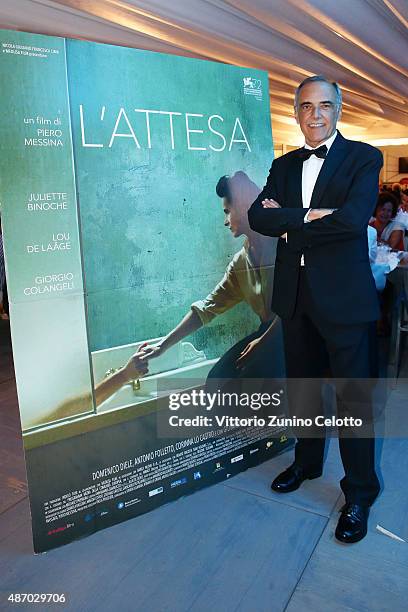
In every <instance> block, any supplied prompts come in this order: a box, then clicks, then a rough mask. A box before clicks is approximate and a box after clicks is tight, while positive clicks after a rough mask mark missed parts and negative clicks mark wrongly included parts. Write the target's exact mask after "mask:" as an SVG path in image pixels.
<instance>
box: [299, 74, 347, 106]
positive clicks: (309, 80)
mask: <svg viewBox="0 0 408 612" xmlns="http://www.w3.org/2000/svg"><path fill="white" fill-rule="evenodd" d="M308 83H328V84H329V85H331V86H332V87H333V88H334V91H335V92H336V105H337V106H338V108H339V109H340V108H341V103H342V98H341V89H340V87H339V86H338V85H337V83H335V82H334V81H329V79H326V77H324V76H322V75H321V74H319V75H316V76H311V77H307V79H304V80H303V81H302V82H301V84H300V85H299V86H298V87H297V89H296V91H295V103H294V106H295V109H296V110H297V108H298V104H299V93H300V90H301V89H302V87H304V86H305V85H307V84H308Z"/></svg>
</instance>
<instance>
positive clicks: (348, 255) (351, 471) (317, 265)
mask: <svg viewBox="0 0 408 612" xmlns="http://www.w3.org/2000/svg"><path fill="white" fill-rule="evenodd" d="M340 113H341V91H340V89H339V87H338V85H337V84H336V83H332V82H330V81H328V80H327V79H325V78H324V77H322V76H314V77H309V78H307V79H305V80H304V81H303V82H302V83H301V84H300V85H299V87H298V88H297V90H296V94H295V116H296V120H297V122H298V124H299V126H300V129H301V130H302V132H303V135H304V137H305V145H304V147H303V148H301V149H297V150H295V151H291V152H290V153H287V154H286V155H283V156H282V157H280V158H278V159H276V160H274V162H273V164H272V167H271V169H270V172H269V176H268V179H267V183H266V185H265V187H264V189H263V191H262V192H261V193H260V194H259V196H258V197H257V199H256V200H255V202H254V203H253V204H252V206H251V208H250V210H249V212H248V217H249V223H250V226H251V228H252V229H254V230H256V231H258V232H260V233H261V234H264V235H266V236H280V240H279V242H278V247H277V256H276V266H275V281H274V292H273V298H272V310H273V311H274V312H276V313H277V314H278V315H280V317H281V318H282V324H283V333H284V344H285V360H286V371H287V376H288V379H289V380H288V382H290V381H291V380H293V379H297V381H295V382H293V384H292V385H289V389H290V391H289V402H290V406H291V411H292V414H297V413H298V412H299V410H300V411H301V413H302V415H303V416H304V411H305V409H306V410H308V415H307V416H309V417H312V420H313V427H311V428H310V429H309V430H308V431H309V433H306V435H305V434H304V431H303V437H300V436H299V435H298V441H297V444H296V447H295V461H294V463H293V464H292V465H291V466H290V467H289V468H288V469H287V470H285V471H284V472H283V473H282V474H280V475H279V476H278V477H277V478H275V480H274V481H273V483H272V489H273V490H274V491H277V492H280V493H286V492H290V491H294V490H295V489H297V488H298V487H299V486H300V485H301V484H302V482H303V481H304V480H306V479H313V478H317V477H319V476H320V475H321V473H322V467H323V455H324V447H325V432H324V430H322V428H321V427H317V426H315V421H314V418H313V417H315V416H316V415H317V414H320V412H321V411H320V391H321V380H322V378H323V377H324V375H325V372H326V371H327V367H328V366H329V368H330V372H331V375H332V376H333V378H334V379H338V380H339V381H340V382H339V384H338V387H337V411H338V416H343V415H349V416H354V417H355V418H357V417H360V416H362V417H363V419H364V420H365V423H364V425H366V427H365V429H364V431H365V434H364V437H363V436H362V435H359V434H358V433H356V429H357V428H356V429H354V430H350V428H347V427H340V428H339V444H340V454H341V458H342V462H343V467H344V471H345V476H344V478H343V479H342V480H341V483H340V485H341V488H342V490H343V493H344V496H345V502H346V503H345V505H344V506H343V508H342V511H341V515H340V518H339V522H338V525H337V528H336V538H337V539H338V540H340V541H342V542H347V543H350V542H357V541H358V540H361V539H362V538H363V537H364V536H365V535H366V533H367V518H368V512H369V508H370V506H371V504H372V503H373V502H374V500H375V498H376V497H377V495H378V493H379V490H380V486H379V482H378V478H377V475H376V472H375V461H374V434H373V427H372V422H371V418H370V417H371V411H372V409H371V398H370V380H373V378H375V376H376V374H375V365H374V360H373V355H374V353H375V327H374V322H375V321H376V319H377V318H378V316H379V306H378V298H377V293H376V288H375V283H374V279H373V276H372V273H371V269H370V262H369V256H368V244H367V225H368V221H369V219H370V216H371V214H372V211H373V210H374V206H375V203H376V199H377V194H378V177H379V172H380V169H381V166H382V155H381V152H380V151H378V150H377V149H375V148H374V147H371V146H370V145H368V144H365V143H362V142H355V141H351V140H346V139H345V138H343V136H342V135H341V134H340V133H339V132H338V131H337V129H336V124H337V121H338V118H339V116H340ZM302 381H303V382H302ZM364 381H366V382H367V384H364ZM305 382H306V383H307V382H310V385H309V387H308V385H307V384H306V388H307V389H309V392H308V393H306V394H304V392H303V387H302V385H304V384H305ZM314 387H315V388H317V387H318V388H319V397H317V395H316V393H315V392H314V391H313V388H314ZM310 389H312V390H311V391H310ZM313 393H314V395H313ZM311 397H312V398H313V401H312V402H310V398H311ZM291 400H292V401H291ZM306 401H307V402H309V405H308V406H307V407H305V402H306Z"/></svg>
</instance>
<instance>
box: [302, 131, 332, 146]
mask: <svg viewBox="0 0 408 612" xmlns="http://www.w3.org/2000/svg"><path fill="white" fill-rule="evenodd" d="M336 136H337V130H335V132H334V134H332V135H331V136H330V138H328V139H327V140H325V141H324V142H322V143H321V144H320V145H319V147H322V146H323V145H326V147H327V150H329V149H330V147H331V146H332V144H333V142H334V141H335V139H336ZM304 146H305V149H313V148H316V147H311V146H310V145H308V144H306V143H305V145H304Z"/></svg>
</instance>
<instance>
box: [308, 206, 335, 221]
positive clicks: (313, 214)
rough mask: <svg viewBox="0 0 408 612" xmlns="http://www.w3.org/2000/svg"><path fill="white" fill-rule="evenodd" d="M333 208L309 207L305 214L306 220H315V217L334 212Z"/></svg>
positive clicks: (318, 217) (321, 217)
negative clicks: (307, 212)
mask: <svg viewBox="0 0 408 612" xmlns="http://www.w3.org/2000/svg"><path fill="white" fill-rule="evenodd" d="M335 210H336V209H335V208H311V209H310V210H309V214H308V215H307V220H308V221H316V219H323V217H326V215H331V214H332V213H334V211H335Z"/></svg>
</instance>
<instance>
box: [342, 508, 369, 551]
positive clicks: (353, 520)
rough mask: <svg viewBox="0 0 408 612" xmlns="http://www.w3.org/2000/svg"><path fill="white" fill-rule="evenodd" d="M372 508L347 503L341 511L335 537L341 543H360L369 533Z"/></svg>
mask: <svg viewBox="0 0 408 612" xmlns="http://www.w3.org/2000/svg"><path fill="white" fill-rule="evenodd" d="M369 511H370V508H368V507H367V506H360V505H359V504H351V503H346V504H344V506H343V507H342V509H341V510H340V512H341V515H340V518H339V522H338V523H337V527H336V532H335V536H336V538H337V540H339V542H344V543H345V544H352V543H353V542H359V541H360V540H362V539H363V538H364V537H365V535H366V533H367V519H368V513H369Z"/></svg>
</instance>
